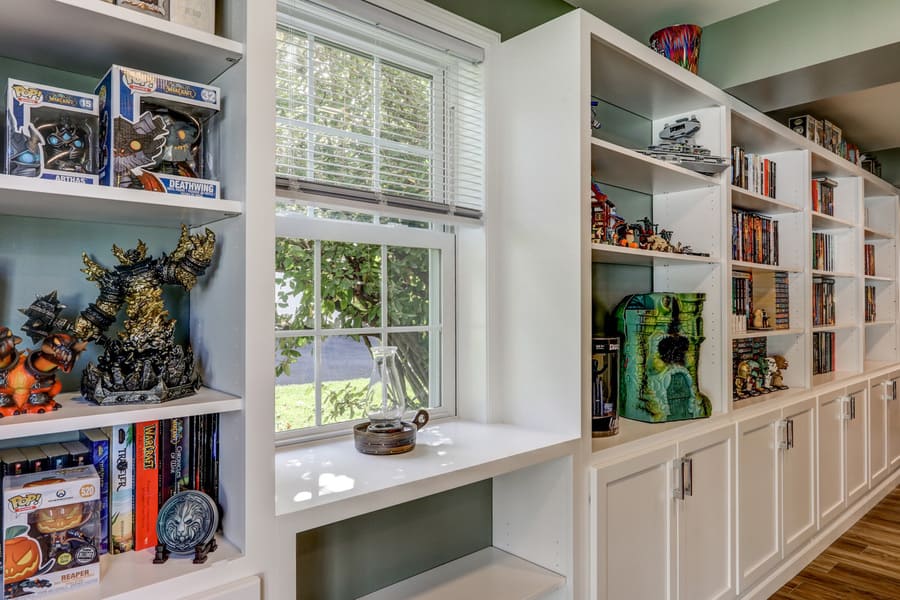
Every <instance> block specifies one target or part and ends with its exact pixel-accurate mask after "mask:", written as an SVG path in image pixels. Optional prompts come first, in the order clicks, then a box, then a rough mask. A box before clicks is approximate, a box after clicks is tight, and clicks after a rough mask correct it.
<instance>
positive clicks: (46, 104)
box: [3, 79, 100, 184]
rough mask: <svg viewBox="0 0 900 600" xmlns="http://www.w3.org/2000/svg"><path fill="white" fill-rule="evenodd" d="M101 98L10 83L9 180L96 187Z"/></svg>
mask: <svg viewBox="0 0 900 600" xmlns="http://www.w3.org/2000/svg"><path fill="white" fill-rule="evenodd" d="M98 115H99V112H98V102H97V96H94V95H93V94H84V93H82V92H73V91H71V90H65V89H61V88H55V87H50V86H46V85H41V84H38V83H29V82H27V81H20V80H17V79H10V80H9V82H8V84H7V89H6V135H5V136H4V139H3V142H4V147H5V151H4V153H3V155H4V168H5V171H6V173H8V174H10V175H22V176H25V177H39V178H41V179H51V180H55V181H70V182H76V183H88V184H96V183H97V181H98V177H97V171H98V169H97V142H96V141H97V130H98V128H99V125H100V120H99V116H98Z"/></svg>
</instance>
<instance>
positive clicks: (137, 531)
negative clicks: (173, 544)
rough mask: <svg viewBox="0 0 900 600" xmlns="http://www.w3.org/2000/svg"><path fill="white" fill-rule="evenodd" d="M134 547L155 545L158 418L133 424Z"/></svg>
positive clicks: (157, 489) (140, 548)
mask: <svg viewBox="0 0 900 600" xmlns="http://www.w3.org/2000/svg"><path fill="white" fill-rule="evenodd" d="M134 427H135V457H136V460H135V476H134V483H135V494H134V499H135V506H134V509H135V510H134V512H135V514H134V549H135V550H143V549H144V548H152V547H154V546H156V517H157V514H158V512H159V421H145V422H143V423H137V424H135V426H134Z"/></svg>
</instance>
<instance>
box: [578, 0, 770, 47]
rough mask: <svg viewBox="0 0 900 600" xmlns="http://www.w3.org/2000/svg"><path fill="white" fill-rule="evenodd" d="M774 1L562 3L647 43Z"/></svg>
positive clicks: (592, 0) (595, 0) (596, 0)
mask: <svg viewBox="0 0 900 600" xmlns="http://www.w3.org/2000/svg"><path fill="white" fill-rule="evenodd" d="M774 1H775V0H627V1H624V2H623V1H621V0H566V2H568V3H569V4H571V5H573V6H577V7H579V8H583V9H585V10H586V11H588V12H590V13H593V14H595V15H597V16H598V17H600V18H601V19H603V20H604V21H606V22H607V23H609V24H610V25H612V26H613V27H616V28H617V29H621V30H622V31H624V32H625V33H627V34H628V35H630V36H631V37H633V38H636V39H638V40H640V41H642V42H647V41H648V40H649V39H650V34H652V33H653V32H654V31H656V30H657V29H662V28H663V27H666V26H668V25H676V24H679V23H693V24H695V25H700V26H703V27H705V26H707V25H709V24H711V23H716V22H718V21H722V20H724V19H728V18H730V17H733V16H735V15H739V14H741V13H745V12H749V11H751V10H753V9H756V8H759V7H760V6H765V5H766V4H771V3H772V2H774Z"/></svg>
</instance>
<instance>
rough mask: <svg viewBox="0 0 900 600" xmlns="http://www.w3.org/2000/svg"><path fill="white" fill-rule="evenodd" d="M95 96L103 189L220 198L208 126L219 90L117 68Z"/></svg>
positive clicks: (136, 70)
mask: <svg viewBox="0 0 900 600" xmlns="http://www.w3.org/2000/svg"><path fill="white" fill-rule="evenodd" d="M96 92H97V96H98V98H99V104H100V183H101V184H102V185H110V186H114V187H127V188H135V189H145V190H152V191H157V192H164V193H167V194H175V195H183V196H199V197H202V198H219V197H220V189H219V182H218V181H216V180H215V178H214V173H213V168H212V166H213V165H212V160H211V154H212V153H211V152H209V146H210V143H209V136H208V134H209V131H208V130H209V128H208V127H207V124H208V121H209V119H211V118H212V117H214V116H215V115H216V114H218V112H219V108H220V100H221V92H220V90H219V88H217V87H214V86H210V85H204V84H201V83H193V82H190V81H184V80H181V79H175V78H172V77H165V76H162V75H156V74H154V73H149V72H147V71H140V70H138V69H130V68H127V67H121V66H118V65H113V66H112V68H110V70H109V71H108V72H107V74H106V75H105V76H104V77H103V79H102V80H101V81H100V84H99V85H98V86H97V89H96Z"/></svg>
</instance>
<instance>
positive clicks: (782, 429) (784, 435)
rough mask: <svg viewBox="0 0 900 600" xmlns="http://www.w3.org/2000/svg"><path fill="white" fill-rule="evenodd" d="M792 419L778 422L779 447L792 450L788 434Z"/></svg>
mask: <svg viewBox="0 0 900 600" xmlns="http://www.w3.org/2000/svg"><path fill="white" fill-rule="evenodd" d="M789 422H790V419H784V420H782V421H779V423H778V447H779V448H780V449H782V450H790V449H791V446H790V437H789V434H788V423H789Z"/></svg>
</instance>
